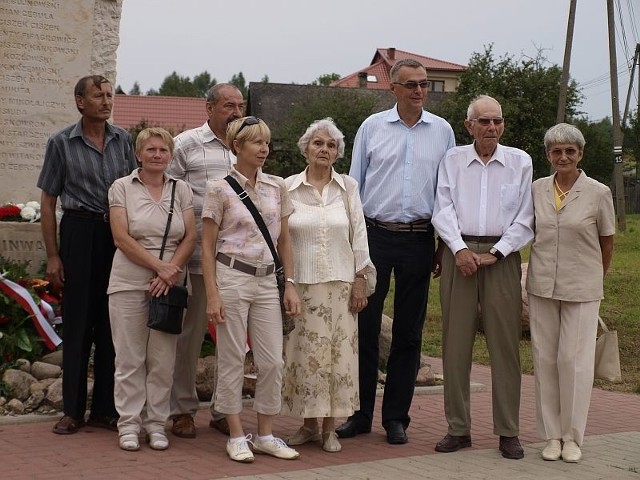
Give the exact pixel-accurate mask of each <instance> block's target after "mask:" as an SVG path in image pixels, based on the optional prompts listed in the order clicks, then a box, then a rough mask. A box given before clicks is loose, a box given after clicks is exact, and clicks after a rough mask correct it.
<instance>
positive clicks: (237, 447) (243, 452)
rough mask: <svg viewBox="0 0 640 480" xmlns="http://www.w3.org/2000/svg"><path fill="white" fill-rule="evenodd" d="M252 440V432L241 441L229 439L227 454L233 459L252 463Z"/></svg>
mask: <svg viewBox="0 0 640 480" xmlns="http://www.w3.org/2000/svg"><path fill="white" fill-rule="evenodd" d="M250 443H252V442H251V434H249V435H247V436H246V437H244V438H243V439H242V440H240V441H236V442H232V441H231V439H229V440H227V454H228V455H229V458H230V459H231V460H235V461H236V462H240V463H252V462H253V460H254V457H253V452H251V449H250V448H249V444H250Z"/></svg>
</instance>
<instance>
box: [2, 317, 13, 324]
mask: <svg viewBox="0 0 640 480" xmlns="http://www.w3.org/2000/svg"><path fill="white" fill-rule="evenodd" d="M10 321H11V317H7V316H6V315H0V325H6V324H7V323H9V322H10Z"/></svg>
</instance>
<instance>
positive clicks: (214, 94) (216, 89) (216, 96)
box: [205, 83, 242, 103]
mask: <svg viewBox="0 0 640 480" xmlns="http://www.w3.org/2000/svg"><path fill="white" fill-rule="evenodd" d="M226 88H232V89H233V90H237V91H238V92H240V89H239V88H238V87H236V86H235V85H234V84H232V83H216V84H215V85H214V86H212V87H210V88H209V90H207V93H206V94H205V98H206V100H207V103H216V102H217V101H218V100H220V91H221V90H223V89H226ZM240 93H242V92H240Z"/></svg>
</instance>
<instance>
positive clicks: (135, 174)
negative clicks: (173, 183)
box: [128, 167, 173, 185]
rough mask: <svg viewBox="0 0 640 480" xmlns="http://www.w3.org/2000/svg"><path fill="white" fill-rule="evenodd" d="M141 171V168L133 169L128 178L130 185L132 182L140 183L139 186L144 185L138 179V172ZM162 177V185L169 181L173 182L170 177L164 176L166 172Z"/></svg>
mask: <svg viewBox="0 0 640 480" xmlns="http://www.w3.org/2000/svg"><path fill="white" fill-rule="evenodd" d="M141 170H142V168H140V167H138V168H135V169H134V170H133V172H131V173H130V174H129V177H128V178H129V181H130V182H131V183H133V182H134V181H136V180H137V181H138V182H140V183H141V184H143V185H144V182H143V181H142V179H141V178H140V171H141ZM163 176H164V179H163V181H162V183H167V182H168V181H169V180H173V177H171V176H169V175H167V174H166V172H165V173H164V175H163Z"/></svg>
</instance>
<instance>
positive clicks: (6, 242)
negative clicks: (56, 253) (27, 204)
mask: <svg viewBox="0 0 640 480" xmlns="http://www.w3.org/2000/svg"><path fill="white" fill-rule="evenodd" d="M0 256H3V257H4V258H8V259H10V260H14V261H17V262H29V266H28V268H27V270H28V272H29V274H30V275H33V276H37V275H39V274H40V272H41V271H42V270H43V264H44V262H46V260H47V254H46V252H45V249H44V241H43V240H42V231H41V229H40V224H39V223H28V222H0Z"/></svg>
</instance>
